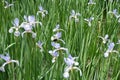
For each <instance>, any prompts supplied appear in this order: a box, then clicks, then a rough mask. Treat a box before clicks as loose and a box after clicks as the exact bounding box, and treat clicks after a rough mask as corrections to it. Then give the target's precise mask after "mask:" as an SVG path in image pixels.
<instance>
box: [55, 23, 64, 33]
mask: <svg viewBox="0 0 120 80" xmlns="http://www.w3.org/2000/svg"><path fill="white" fill-rule="evenodd" d="M59 31H64V30H63V29H60V25H59V24H57V25H56V27H55V28H54V29H53V32H59Z"/></svg>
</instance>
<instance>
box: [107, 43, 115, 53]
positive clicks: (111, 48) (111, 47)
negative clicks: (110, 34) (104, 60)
mask: <svg viewBox="0 0 120 80" xmlns="http://www.w3.org/2000/svg"><path fill="white" fill-rule="evenodd" d="M114 46H115V44H114V43H113V42H112V43H110V44H109V46H108V50H110V51H111V50H113V48H114Z"/></svg>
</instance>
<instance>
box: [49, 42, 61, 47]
mask: <svg viewBox="0 0 120 80" xmlns="http://www.w3.org/2000/svg"><path fill="white" fill-rule="evenodd" d="M51 45H52V46H53V47H55V48H60V44H59V43H55V42H51Z"/></svg>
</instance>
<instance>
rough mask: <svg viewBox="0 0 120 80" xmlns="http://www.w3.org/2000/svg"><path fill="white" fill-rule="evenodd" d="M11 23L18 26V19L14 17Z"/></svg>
mask: <svg viewBox="0 0 120 80" xmlns="http://www.w3.org/2000/svg"><path fill="white" fill-rule="evenodd" d="M13 24H14V26H17V27H18V26H19V19H18V18H15V19H14V22H13Z"/></svg>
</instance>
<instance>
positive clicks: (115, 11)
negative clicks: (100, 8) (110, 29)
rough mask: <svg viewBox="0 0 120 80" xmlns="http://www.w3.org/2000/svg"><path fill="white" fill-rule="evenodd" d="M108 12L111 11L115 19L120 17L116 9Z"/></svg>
mask: <svg viewBox="0 0 120 80" xmlns="http://www.w3.org/2000/svg"><path fill="white" fill-rule="evenodd" d="M109 13H112V14H113V15H114V16H115V17H116V18H117V19H118V18H120V14H119V13H118V11H117V9H114V10H113V11H109V12H108V14H109Z"/></svg>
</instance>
